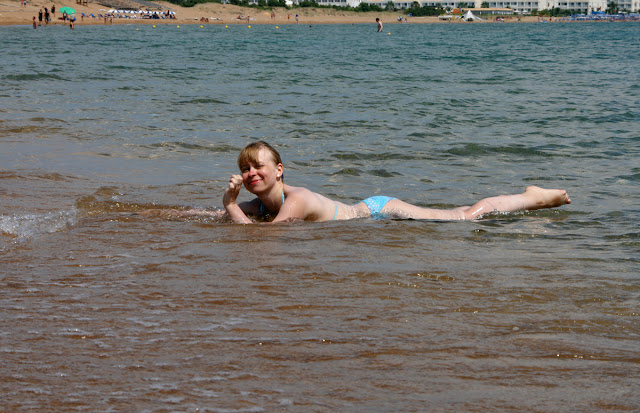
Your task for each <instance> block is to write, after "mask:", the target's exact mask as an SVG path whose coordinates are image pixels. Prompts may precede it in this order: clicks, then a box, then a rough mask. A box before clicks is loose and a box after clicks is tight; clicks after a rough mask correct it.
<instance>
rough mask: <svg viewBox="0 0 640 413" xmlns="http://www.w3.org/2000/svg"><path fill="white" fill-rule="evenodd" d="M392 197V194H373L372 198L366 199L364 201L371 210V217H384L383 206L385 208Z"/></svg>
mask: <svg viewBox="0 0 640 413" xmlns="http://www.w3.org/2000/svg"><path fill="white" fill-rule="evenodd" d="M392 199H395V198H392V197H390V196H372V197H371V198H367V199H365V200H364V201H362V202H364V203H365V204H366V205H367V208H369V212H371V218H382V217H384V214H382V213H381V212H380V211H382V208H384V206H385V205H387V202H389V201H391V200H392Z"/></svg>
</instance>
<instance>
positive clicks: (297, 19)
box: [296, 14, 298, 24]
mask: <svg viewBox="0 0 640 413" xmlns="http://www.w3.org/2000/svg"><path fill="white" fill-rule="evenodd" d="M296 24H298V15H297V14H296Z"/></svg>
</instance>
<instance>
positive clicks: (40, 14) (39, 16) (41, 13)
mask: <svg viewBox="0 0 640 413" xmlns="http://www.w3.org/2000/svg"><path fill="white" fill-rule="evenodd" d="M43 15H44V12H43V11H42V9H40V11H39V12H38V23H40V24H42V16H43Z"/></svg>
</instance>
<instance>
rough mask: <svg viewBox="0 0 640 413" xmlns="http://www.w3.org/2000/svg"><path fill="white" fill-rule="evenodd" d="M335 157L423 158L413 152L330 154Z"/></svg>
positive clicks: (351, 159) (360, 158)
mask: <svg viewBox="0 0 640 413" xmlns="http://www.w3.org/2000/svg"><path fill="white" fill-rule="evenodd" d="M331 156H332V157H334V158H336V159H341V160H347V161H353V160H380V161H386V160H390V159H399V160H415V159H423V157H422V156H420V155H416V154H415V153H411V154H402V153H357V152H351V153H337V154H333V155H331Z"/></svg>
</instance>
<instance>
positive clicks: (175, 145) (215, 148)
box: [144, 142, 240, 152]
mask: <svg viewBox="0 0 640 413" xmlns="http://www.w3.org/2000/svg"><path fill="white" fill-rule="evenodd" d="M144 146H145V147H148V148H163V149H168V150H176V149H190V150H199V151H209V152H237V151H239V150H240V149H238V148H236V147H234V146H231V145H210V146H204V145H198V144H195V143H186V142H158V143H153V144H151V145H144Z"/></svg>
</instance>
